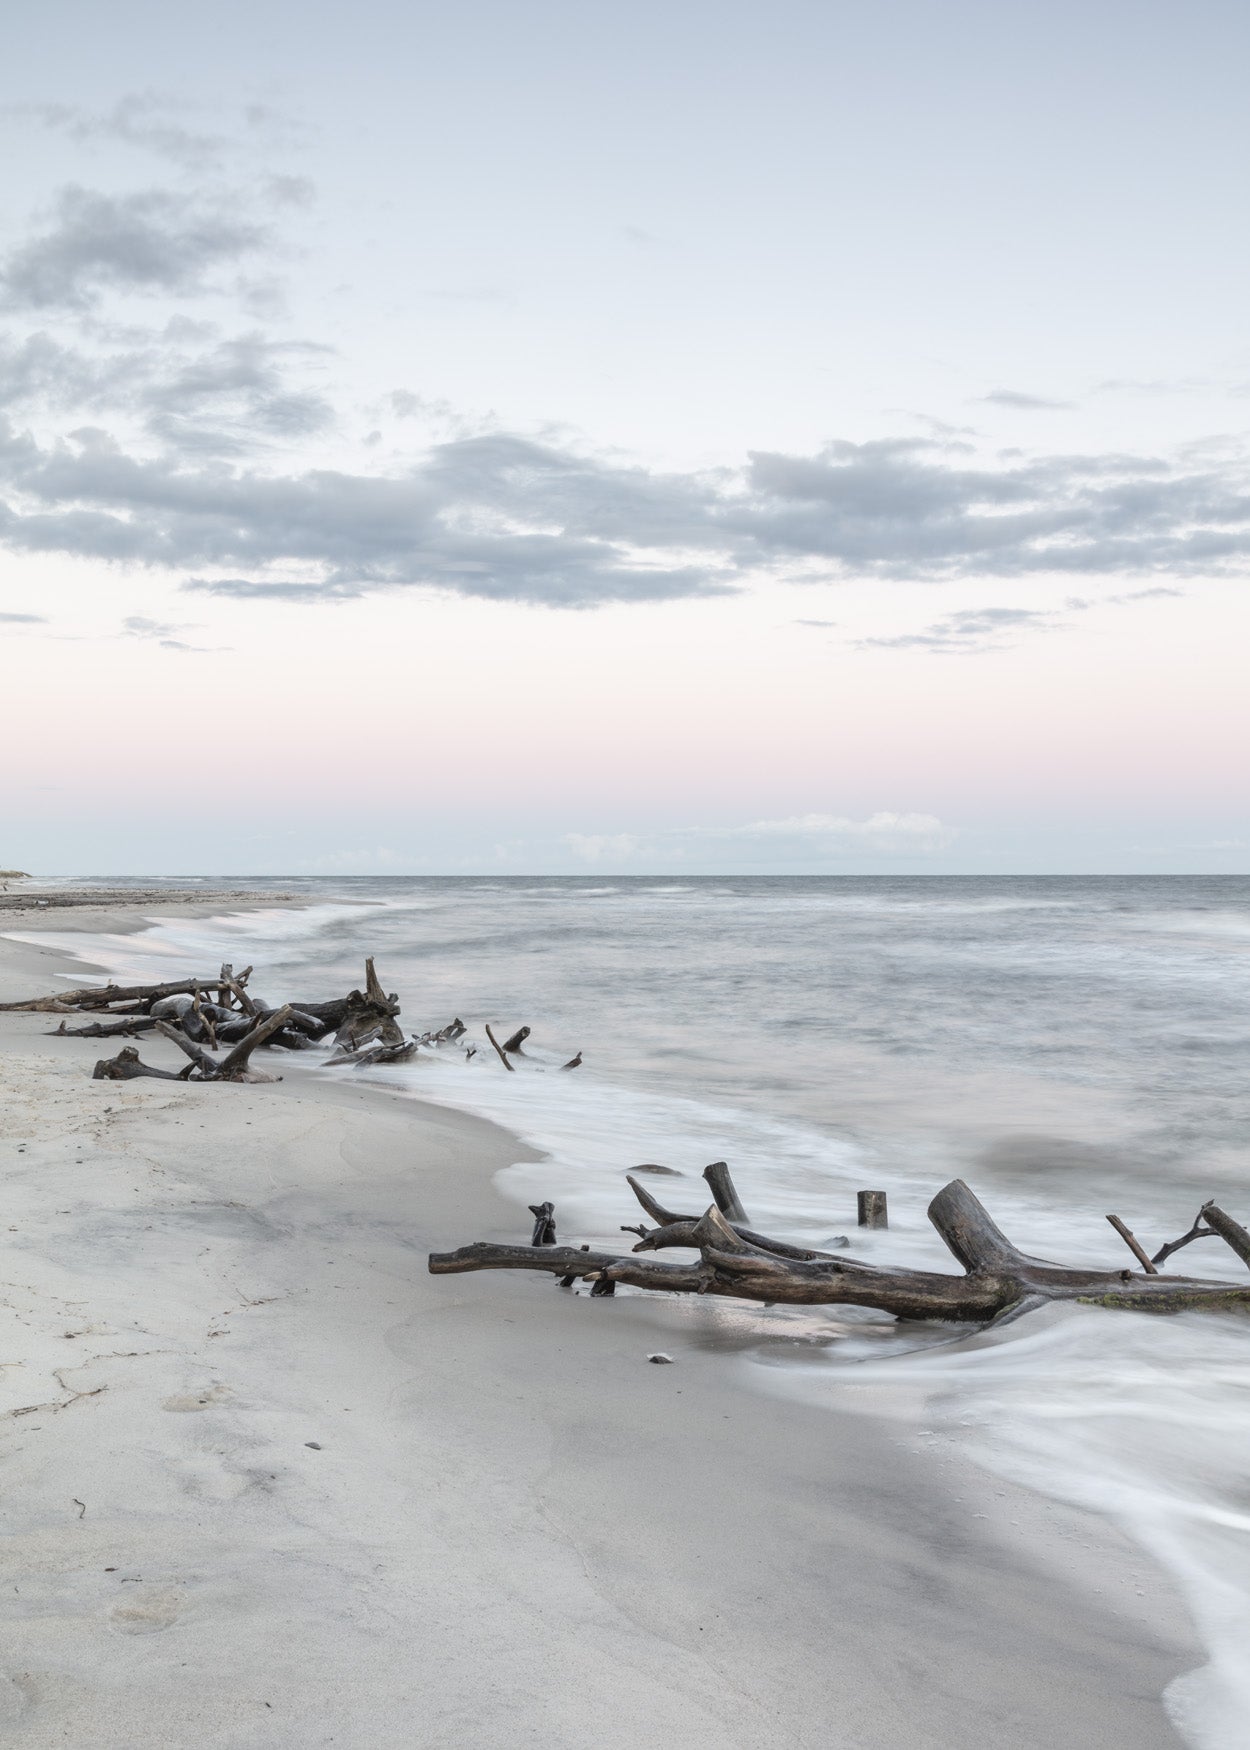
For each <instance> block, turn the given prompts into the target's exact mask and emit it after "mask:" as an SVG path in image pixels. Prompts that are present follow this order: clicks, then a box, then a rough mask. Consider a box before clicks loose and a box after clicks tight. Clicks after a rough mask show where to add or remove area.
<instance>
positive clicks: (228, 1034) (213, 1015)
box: [0, 960, 464, 1082]
mask: <svg viewBox="0 0 1250 1750" xmlns="http://www.w3.org/2000/svg"><path fill="white" fill-rule="evenodd" d="M251 971H252V969H251V967H250V966H249V967H246V968H245V969H244V970H243V971H242V972H240V973H238V974H237V975H236V974H235V972H234V969H233V967H231V966H229V965H225V966H223V967H222V968H221V971H220V972H219V973H218V974H217V975H216V977H214V978H182V979H176V980H174V981H173V982H172V983H168V984H136V985H118V984H105V985H88V986H86V987H85V988H84V989H82V990H68V991H58V992H56V993H54V994H53V995H52V996H46V997H32V998H30V999H29V1000H28V1001H26V1002H21V1003H0V1009H8V1010H27V1011H30V1010H35V1011H40V1012H45V1013H50V1014H61V1015H64V1014H91V1015H93V1016H94V1017H95V1018H94V1019H93V1020H92V1021H89V1022H88V1023H87V1024H86V1025H85V1026H82V1027H70V1026H67V1024H66V1023H65V1021H62V1022H61V1024H60V1026H59V1027H57V1028H55V1029H54V1033H55V1035H56V1036H57V1037H64V1038H74V1039H109V1038H124V1039H134V1038H137V1037H139V1036H140V1035H141V1034H144V1033H156V1034H159V1035H160V1037H161V1038H163V1039H168V1040H169V1041H170V1043H171V1044H173V1045H176V1046H177V1047H178V1049H179V1050H180V1051H182V1052H183V1053H184V1054H185V1055H186V1057H187V1059H188V1062H187V1065H186V1067H185V1068H184V1069H182V1070H180V1071H173V1070H165V1069H156V1068H154V1067H153V1066H152V1065H151V1064H146V1063H144V1062H143V1061H142V1059H141V1058H140V1056H139V1053H138V1050H137V1049H136V1048H135V1047H134V1046H133V1045H129V1046H124V1047H123V1048H122V1049H121V1050H120V1051H119V1052H118V1054H117V1056H116V1057H106V1058H101V1059H100V1061H99V1062H98V1063H97V1064H96V1066H95V1069H94V1071H93V1072H92V1073H93V1076H94V1078H95V1079H96V1080H97V1081H132V1080H134V1079H135V1078H136V1077H138V1076H152V1077H155V1078H157V1079H158V1080H161V1081H204V1082H244V1081H251V1082H259V1081H272V1080H274V1079H275V1078H274V1077H272V1076H266V1075H262V1074H261V1073H260V1072H259V1071H256V1070H253V1069H251V1068H250V1066H249V1059H250V1058H251V1055H252V1053H253V1052H254V1051H255V1050H256V1049H257V1047H258V1046H262V1045H264V1046H271V1047H279V1048H283V1049H285V1050H287V1051H300V1050H305V1049H307V1048H308V1047H309V1046H310V1045H312V1044H314V1043H315V1042H316V1041H318V1040H322V1039H329V1038H330V1037H331V1036H332V1037H333V1041H334V1044H335V1045H336V1046H337V1047H338V1048H339V1051H340V1052H341V1053H343V1054H353V1053H357V1052H359V1051H360V1048H361V1047H362V1046H366V1045H368V1044H369V1042H370V1041H371V1040H374V1039H377V1040H380V1041H381V1044H380V1045H379V1046H378V1047H376V1048H375V1052H374V1053H373V1054H371V1053H368V1052H364V1053H361V1057H362V1060H363V1059H364V1058H367V1057H370V1056H371V1055H377V1054H383V1053H385V1052H387V1051H392V1052H401V1053H402V1051H403V1049H404V1047H405V1046H406V1044H407V1041H405V1038H404V1034H403V1031H402V1029H401V1028H400V1026H399V1024H398V1022H397V1021H396V1019H395V1017H396V1015H398V1013H399V998H398V997H397V996H396V995H395V994H394V993H393V992H391V993H389V994H388V993H387V992H386V991H384V990H383V989H382V985H381V983H380V981H379V979H378V975H377V973H376V971H375V970H374V965H373V961H372V960H366V961H365V988H364V990H363V991H360V990H353V991H349V992H348V993H347V995H346V996H344V997H331V998H330V999H329V1000H328V1001H323V1002H288V1003H283V1004H282V1005H281V1006H280V1007H277V1008H275V1007H274V1006H272V1005H271V1004H269V1003H266V1002H263V1001H262V1000H261V999H260V998H258V997H256V996H253V994H252V993H251V991H250V990H249V989H248V980H249V978H250V976H251ZM454 1025H456V1026H460V1030H461V1031H462V1032H463V1031H464V1029H463V1026H462V1025H461V1024H460V1023H458V1022H457V1023H454ZM445 1031H446V1030H445ZM223 1047H229V1049H228V1050H226V1051H224V1053H223V1054H222V1055H220V1056H214V1055H213V1053H214V1052H221V1051H222V1048H223Z"/></svg>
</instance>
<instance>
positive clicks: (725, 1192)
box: [621, 1161, 849, 1261]
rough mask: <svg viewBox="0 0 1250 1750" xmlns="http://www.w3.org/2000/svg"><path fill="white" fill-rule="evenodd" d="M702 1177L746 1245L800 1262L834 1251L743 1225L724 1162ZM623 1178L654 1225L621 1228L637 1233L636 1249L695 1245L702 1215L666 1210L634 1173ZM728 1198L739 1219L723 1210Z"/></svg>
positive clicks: (653, 1169) (656, 1169)
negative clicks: (777, 1237)
mask: <svg viewBox="0 0 1250 1750" xmlns="http://www.w3.org/2000/svg"><path fill="white" fill-rule="evenodd" d="M671 1171H672V1168H671V1167H656V1166H649V1165H648V1166H643V1167H636V1168H635V1169H634V1172H635V1173H668V1172H671ZM703 1177H704V1178H705V1179H706V1180H707V1182H708V1184H709V1186H710V1187H711V1189H712V1195H713V1197H715V1198H716V1201H717V1207H718V1208H719V1209H720V1211H721V1214H722V1215H724V1216H725V1218H726V1220H727V1221H728V1222H729V1225H730V1227H732V1228H733V1231H734V1233H735V1234H737V1236H738V1238H739V1239H740V1240H745V1241H746V1242H747V1244H748V1245H751V1246H756V1247H758V1248H759V1250H760V1251H762V1252H771V1253H772V1254H773V1256H774V1257H778V1258H797V1259H798V1260H800V1261H810V1260H812V1259H815V1258H829V1257H832V1255H833V1254H832V1253H831V1252H817V1251H812V1250H810V1249H809V1248H807V1247H805V1246H792V1245H789V1244H788V1243H787V1242H786V1241H785V1240H774V1239H769V1237H768V1236H767V1234H762V1233H757V1232H756V1231H755V1230H754V1228H751V1227H748V1226H747V1225H746V1221H747V1217H746V1213H745V1211H743V1210H742V1204H741V1202H740V1201H739V1198H738V1193H737V1191H736V1189H735V1187H734V1183H733V1180H732V1179H731V1178H730V1176H729V1168H728V1167H727V1166H726V1165H725V1163H724V1161H713V1163H712V1165H711V1166H710V1167H705V1168H704V1169H703ZM625 1178H626V1183H627V1184H628V1185H629V1188H630V1190H631V1191H632V1192H633V1193H634V1196H635V1197H636V1198H637V1199H638V1201H639V1203H641V1204H642V1207H643V1208H644V1209H645V1210H646V1212H647V1214H648V1215H649V1216H650V1217H651V1219H652V1221H654V1222H655V1224H656V1225H655V1226H654V1227H653V1228H648V1227H641V1226H639V1227H622V1229H621V1232H622V1233H626V1234H637V1235H638V1238H639V1240H640V1242H641V1243H640V1244H639V1245H636V1246H635V1247H634V1250H635V1251H636V1252H658V1251H661V1250H666V1249H667V1248H669V1247H672V1246H696V1247H697V1245H698V1242H697V1240H696V1239H695V1238H694V1233H695V1229H696V1228H697V1227H698V1225H699V1223H700V1221H702V1219H703V1218H702V1216H700V1215H678V1214H676V1213H675V1212H674V1211H673V1210H671V1209H665V1207H664V1205H663V1204H662V1203H660V1202H659V1201H658V1200H657V1199H656V1198H655V1197H653V1196H652V1195H651V1193H650V1191H648V1190H647V1187H646V1186H645V1185H640V1184H639V1183H638V1180H637V1179H636V1178H635V1177H634V1173H627V1174H626V1175H625ZM730 1198H732V1201H733V1204H734V1205H736V1207H737V1208H738V1210H739V1211H741V1221H735V1220H734V1219H733V1218H732V1216H730V1215H729V1214H728V1213H727V1211H726V1209H725V1202H723V1201H722V1199H724V1200H725V1201H729V1199H730ZM834 1243H835V1244H836V1245H839V1246H845V1245H847V1244H848V1243H849V1242H848V1241H847V1239H846V1237H845V1236H844V1235H839V1236H838V1238H837V1240H836V1241H835V1242H834Z"/></svg>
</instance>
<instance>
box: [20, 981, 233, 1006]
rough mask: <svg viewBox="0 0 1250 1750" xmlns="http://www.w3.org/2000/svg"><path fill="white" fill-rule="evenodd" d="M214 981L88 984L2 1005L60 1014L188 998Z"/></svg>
mask: <svg viewBox="0 0 1250 1750" xmlns="http://www.w3.org/2000/svg"><path fill="white" fill-rule="evenodd" d="M212 982H213V980H211V979H207V978H178V979H175V980H174V981H173V982H172V983H170V984H127V985H121V984H89V985H85V986H84V987H83V988H82V989H80V990H62V991H54V992H53V993H52V995H51V996H46V997H29V998H27V1000H26V1001H24V1002H20V1003H0V1010H3V1011H6V1012H16V1011H17V1010H20V1009H26V1010H35V1011H38V1010H40V1009H50V1010H51V1011H52V1013H53V1014H59V1013H60V1012H61V1011H62V1010H65V1009H107V1008H108V1007H110V1005H111V1004H113V1003H129V1002H143V1003H153V1002H159V1000H160V999H161V998H162V997H169V996H176V995H178V994H179V993H180V992H186V993H187V994H188V995H189V994H190V993H191V992H193V991H196V990H198V989H199V988H200V986H201V985H208V984H211V983H212Z"/></svg>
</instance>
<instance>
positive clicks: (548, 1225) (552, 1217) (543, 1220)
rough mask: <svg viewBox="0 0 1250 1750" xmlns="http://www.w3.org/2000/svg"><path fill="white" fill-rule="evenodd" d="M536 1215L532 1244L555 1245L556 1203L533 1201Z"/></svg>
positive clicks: (533, 1209) (532, 1205) (534, 1215)
mask: <svg viewBox="0 0 1250 1750" xmlns="http://www.w3.org/2000/svg"><path fill="white" fill-rule="evenodd" d="M529 1211H530V1214H531V1215H532V1216H533V1217H534V1237H533V1238H532V1239H531V1241H530V1245H531V1246H554V1245H555V1243H556V1206H555V1204H554V1203H531V1204H530V1206H529Z"/></svg>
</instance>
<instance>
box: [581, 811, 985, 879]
mask: <svg viewBox="0 0 1250 1750" xmlns="http://www.w3.org/2000/svg"><path fill="white" fill-rule="evenodd" d="M957 837H958V833H957V830H956V829H955V828H953V827H948V826H945V825H944V824H943V823H942V821H940V820H939V819H938V818H937V816H936V815H933V814H896V813H893V812H891V811H889V810H884V809H883V810H881V811H879V812H878V813H876V814H871V815H868V816H867V817H866V818H865V819H863V820H854V819H852V818H850V817H848V816H845V815H840V814H796V815H791V816H788V817H787V818H784V819H778V820H754V821H749V822H747V823H746V824H745V825H740V826H686V827H669V828H665V829H662V830H660V831H658V832H653V833H648V834H646V835H642V836H640V835H637V834H634V833H566V834H565V837H564V843H565V844H566V845H567V846H568V847H569V849H570V850H571V851H572V852H573V854H574V856H576V857H578V858H580V859H581V861H582V862H585V863H589V864H592V865H594V866H603V865H614V866H623V865H625V864H627V863H638V862H646V863H649V864H663V865H666V866H672V867H680V866H683V865H695V864H702V863H706V862H708V861H709V860H711V861H712V862H723V861H724V859H725V858H726V857H727V856H729V857H732V859H733V860H734V861H739V862H740V861H742V860H744V858H745V860H746V861H748V862H769V863H773V862H784V863H796V862H799V863H812V862H817V863H820V862H837V861H847V860H850V861H855V860H858V859H862V858H864V857H874V856H890V857H900V856H901V857H905V858H912V857H926V856H932V855H934V854H935V853H937V852H939V851H943V850H945V849H946V848H947V847H948V846H949V845H950V844H951V843H952V842H953V841H954V840H955V839H956V838H957Z"/></svg>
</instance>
